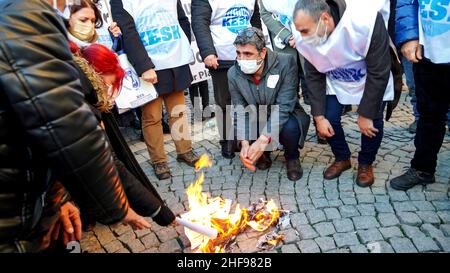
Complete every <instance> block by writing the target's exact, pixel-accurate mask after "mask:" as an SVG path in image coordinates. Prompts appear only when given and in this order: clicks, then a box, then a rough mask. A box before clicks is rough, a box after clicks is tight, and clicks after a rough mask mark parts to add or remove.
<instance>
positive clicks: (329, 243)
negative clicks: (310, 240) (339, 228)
mask: <svg viewBox="0 0 450 273" xmlns="http://www.w3.org/2000/svg"><path fill="white" fill-rule="evenodd" d="M314 241H316V243H317V245H318V246H319V247H320V249H321V251H322V252H326V251H329V250H332V249H335V248H336V244H335V243H334V240H333V238H331V237H319V238H316V239H314Z"/></svg>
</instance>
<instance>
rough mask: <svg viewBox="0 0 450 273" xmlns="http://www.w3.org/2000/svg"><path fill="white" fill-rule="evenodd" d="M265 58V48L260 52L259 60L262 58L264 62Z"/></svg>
mask: <svg viewBox="0 0 450 273" xmlns="http://www.w3.org/2000/svg"><path fill="white" fill-rule="evenodd" d="M266 56H267V47H264V48H263V49H262V50H261V58H262V59H263V60H265V59H266Z"/></svg>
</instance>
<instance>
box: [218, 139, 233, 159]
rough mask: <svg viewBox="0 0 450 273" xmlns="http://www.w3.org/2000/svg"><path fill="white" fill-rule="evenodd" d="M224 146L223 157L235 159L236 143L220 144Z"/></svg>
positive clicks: (226, 141)
mask: <svg viewBox="0 0 450 273" xmlns="http://www.w3.org/2000/svg"><path fill="white" fill-rule="evenodd" d="M220 145H221V146H222V156H223V157H224V158H226V159H233V157H234V156H235V154H234V141H232V140H224V141H221V142H220Z"/></svg>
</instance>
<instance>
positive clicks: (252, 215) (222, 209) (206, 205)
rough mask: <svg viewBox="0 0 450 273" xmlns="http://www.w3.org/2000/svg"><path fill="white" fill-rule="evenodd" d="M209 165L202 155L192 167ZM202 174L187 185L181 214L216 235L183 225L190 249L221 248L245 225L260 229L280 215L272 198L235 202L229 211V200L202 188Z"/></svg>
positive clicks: (244, 227) (208, 161) (209, 249)
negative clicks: (247, 205) (255, 203)
mask: <svg viewBox="0 0 450 273" xmlns="http://www.w3.org/2000/svg"><path fill="white" fill-rule="evenodd" d="M211 166H212V161H211V160H210V159H209V157H208V156H207V155H202V156H201V157H200V159H199V160H198V162H197V163H196V164H195V170H196V171H197V172H198V171H200V170H201V169H203V168H206V167H211ZM204 178H205V177H204V173H203V172H202V173H201V174H200V176H199V178H198V179H197V181H196V182H195V183H193V184H191V185H189V187H188V188H187V190H186V194H187V197H188V201H189V211H188V212H187V213H185V214H184V215H183V216H182V217H183V218H184V219H186V220H188V221H191V222H194V223H197V224H201V225H202V226H205V227H208V228H214V229H216V230H217V231H218V236H217V238H215V239H210V238H209V237H206V236H203V235H202V234H199V233H196V232H194V231H192V230H190V229H187V228H185V233H186V236H187V237H188V238H189V240H190V241H191V248H192V249H193V250H195V251H197V252H203V253H211V252H215V253H221V252H225V250H226V247H227V246H228V245H229V244H230V243H231V242H232V241H233V240H234V239H235V238H236V236H237V235H238V234H239V233H241V232H243V231H244V230H245V229H246V228H247V227H251V228H253V229H254V230H256V231H260V232H263V231H265V230H267V229H268V228H270V227H271V226H272V225H274V224H276V222H277V220H278V218H279V217H280V212H279V210H278V207H277V205H276V204H275V202H274V201H273V200H270V201H268V202H263V204H264V206H262V207H258V208H257V209H256V208H255V209H253V210H247V209H244V208H241V206H240V205H239V204H237V205H236V208H235V210H234V213H230V211H231V203H232V202H231V200H225V199H222V198H221V197H220V196H218V197H215V198H211V197H210V196H209V194H207V193H204V192H203V188H202V184H203V181H204ZM269 244H274V245H276V244H278V241H276V240H273V242H269Z"/></svg>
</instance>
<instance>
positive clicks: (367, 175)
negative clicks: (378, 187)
mask: <svg viewBox="0 0 450 273" xmlns="http://www.w3.org/2000/svg"><path fill="white" fill-rule="evenodd" d="M374 181H375V179H374V176H373V167H372V165H359V166H358V176H357V177H356V184H357V185H358V186H360V187H363V188H365V187H370V186H372V184H373V182H374Z"/></svg>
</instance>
